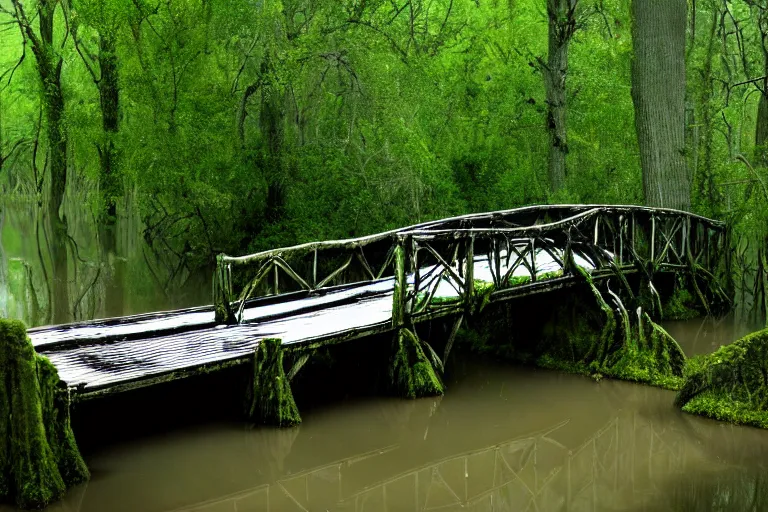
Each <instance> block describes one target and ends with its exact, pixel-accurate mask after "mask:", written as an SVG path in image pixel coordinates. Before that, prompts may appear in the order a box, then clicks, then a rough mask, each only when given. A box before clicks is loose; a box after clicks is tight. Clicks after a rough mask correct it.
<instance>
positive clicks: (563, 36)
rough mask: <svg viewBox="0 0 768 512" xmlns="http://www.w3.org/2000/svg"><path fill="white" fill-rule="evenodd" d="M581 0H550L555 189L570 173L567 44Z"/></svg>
mask: <svg viewBox="0 0 768 512" xmlns="http://www.w3.org/2000/svg"><path fill="white" fill-rule="evenodd" d="M577 3H578V0H548V1H547V13H548V18H549V45H548V53H547V63H546V65H545V66H542V67H543V74H544V88H545V90H546V93H547V131H548V132H549V140H550V146H549V182H550V186H551V187H552V192H557V191H558V190H560V189H561V188H563V185H564V184H565V177H566V175H567V173H568V171H567V166H566V156H567V154H568V130H567V109H568V99H567V97H566V90H565V82H566V79H567V77H568V46H569V45H570V44H571V39H572V38H573V34H574V32H575V30H576V20H575V10H576V4H577Z"/></svg>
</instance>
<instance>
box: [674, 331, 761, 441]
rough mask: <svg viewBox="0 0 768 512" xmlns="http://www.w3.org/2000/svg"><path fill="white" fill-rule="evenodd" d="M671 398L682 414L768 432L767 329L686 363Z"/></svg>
mask: <svg viewBox="0 0 768 512" xmlns="http://www.w3.org/2000/svg"><path fill="white" fill-rule="evenodd" d="M686 374H687V375H686V379H685V383H684V385H683V386H682V388H681V389H680V391H679V392H678V394H677V397H676V398H675V405H677V406H678V407H681V408H682V410H683V411H685V412H689V413H692V414H699V415H702V416H707V417H710V418H714V419H718V420H723V421H730V422H732V423H737V424H744V425H753V426H756V427H761V428H768V329H765V330H762V331H758V332H754V333H752V334H748V335H747V336H745V337H743V338H741V339H740V340H738V341H735V342H733V343H731V344H730V345H725V346H723V347H721V348H720V349H719V350H718V351H717V352H715V353H713V354H710V355H707V356H701V357H697V358H694V359H691V360H690V361H689V365H688V369H687V371H686Z"/></svg>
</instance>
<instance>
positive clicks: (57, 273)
mask: <svg viewBox="0 0 768 512" xmlns="http://www.w3.org/2000/svg"><path fill="white" fill-rule="evenodd" d="M55 12H56V1H55V0H53V1H52V0H40V3H39V9H38V16H39V22H40V40H39V42H40V43H41V44H39V46H38V47H37V48H36V49H35V58H36V59H37V68H38V73H39V75H40V80H41V82H42V87H43V100H42V101H43V109H44V110H45V114H46V116H45V117H46V122H47V127H46V134H47V138H48V153H49V166H50V169H51V174H50V180H49V181H48V185H49V186H48V204H47V206H48V208H47V210H48V212H47V213H48V229H49V232H50V252H51V260H52V264H53V275H52V281H53V321H54V323H64V322H68V321H69V320H70V316H71V315H70V309H69V292H68V290H69V264H68V257H67V243H68V235H67V219H66V217H65V216H64V215H63V212H62V211H61V205H62V203H63V202H64V193H65V191H66V188H67V133H66V127H65V125H64V119H63V117H64V95H63V94H62V90H61V67H62V64H63V61H62V59H61V58H59V57H58V56H57V55H56V49H55V47H54V44H53V35H54V31H53V28H54V16H55Z"/></svg>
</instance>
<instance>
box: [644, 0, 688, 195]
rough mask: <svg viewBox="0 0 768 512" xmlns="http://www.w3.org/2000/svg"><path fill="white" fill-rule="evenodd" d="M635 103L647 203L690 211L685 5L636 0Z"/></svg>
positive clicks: (678, 1) (675, 1) (680, 0)
mask: <svg viewBox="0 0 768 512" xmlns="http://www.w3.org/2000/svg"><path fill="white" fill-rule="evenodd" d="M632 19H633V23H632V40H633V44H634V58H633V59H632V101H633V103H634V106H635V127H636V129H637V139H638V144H639V146H640V164H641V167H642V170H643V190H644V192H645V202H646V204H648V205H649V206H661V207H668V208H677V209H680V210H689V209H690V206H691V179H690V175H689V172H688V168H687V166H686V162H685V30H686V23H687V20H686V0H632Z"/></svg>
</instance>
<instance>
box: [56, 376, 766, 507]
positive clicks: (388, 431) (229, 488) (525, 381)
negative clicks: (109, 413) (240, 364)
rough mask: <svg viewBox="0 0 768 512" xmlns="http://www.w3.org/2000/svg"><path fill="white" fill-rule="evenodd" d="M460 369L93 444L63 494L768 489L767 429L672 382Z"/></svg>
mask: <svg viewBox="0 0 768 512" xmlns="http://www.w3.org/2000/svg"><path fill="white" fill-rule="evenodd" d="M453 375H454V378H453V379H452V380H451V381H450V382H449V390H448V392H447V394H446V396H445V397H443V398H442V399H427V400H418V401H407V400H398V399H378V400H376V399H365V400H361V401H359V402H351V403H350V402H346V403H343V404H336V405H333V406H328V407H324V408H320V409H314V410H311V411H310V412H308V413H306V414H304V423H303V424H302V425H301V426H300V427H298V428H295V429H289V430H279V429H256V430H249V429H244V428H242V427H241V426H237V425H208V426H206V427H204V428H198V429H196V430H192V429H190V430H186V431H176V432H173V433H172V434H170V435H168V434H164V435H159V434H158V435H157V436H156V437H154V438H146V437H144V438H141V439H138V440H134V441H128V442H125V443H120V444H118V445H117V446H113V447H109V448H101V449H98V450H96V451H95V452H93V453H90V454H87V458H88V461H89V464H90V466H91V468H92V470H93V479H92V481H91V482H89V483H88V484H87V485H84V486H82V487H80V488H78V489H75V490H74V491H73V492H71V493H70V494H69V495H68V496H67V499H66V500H65V501H64V502H62V503H60V504H57V505H55V506H54V507H51V510H54V511H61V512H63V511H72V512H75V511H76V512H91V511H104V510H110V511H116V512H120V511H137V510H140V511H147V512H153V511H156V512H168V511H176V512H181V511H186V512H191V511H199V512H218V511H231V512H234V511H240V512H242V511H315V510H320V511H324V510H333V511H361V512H363V511H378V510H381V511H407V510H418V511H428V510H458V509H462V510H477V511H506V510H511V511H518V510H520V511H522V510H542V511H544V510H554V511H560V510H569V511H578V510H628V511H640V510H659V509H664V510H666V509H670V507H673V506H674V507H675V508H674V510H681V511H682V510H710V509H713V507H715V508H714V509H715V510H760V509H761V507H763V505H764V503H765V501H764V495H765V494H766V492H767V491H766V485H765V481H764V480H765V479H764V478H763V477H761V476H760V473H761V471H763V466H762V464H763V462H762V461H764V460H766V454H767V451H766V450H767V449H768V433H766V432H764V431H760V430H756V429H748V428H738V427H730V426H725V425H722V424H719V423H717V422H713V421H708V420H703V419H700V418H696V417H693V416H689V415H685V414H682V413H680V412H679V411H677V410H676V409H675V408H674V407H672V405H671V402H672V397H673V393H671V392H668V391H663V390H659V389H655V388H650V387H646V386H640V385H635V384H628V383H623V382H612V381H606V380H604V381H602V382H600V383H595V382H593V381H591V380H589V379H586V378H581V377H577V376H571V375H562V374H558V373H555V372H547V371H539V370H535V369H530V368H520V367H512V366H507V365H495V364H490V363H487V362H479V361H469V362H463V363H462V364H461V365H459V367H457V368H454V371H453ZM750 493H752V494H750ZM752 496H756V497H755V498H754V505H753V501H749V499H753V498H752ZM717 507H719V508H717ZM727 507H732V508H727ZM734 507H735V508H734ZM739 507H742V508H739ZM749 507H752V508H749Z"/></svg>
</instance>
